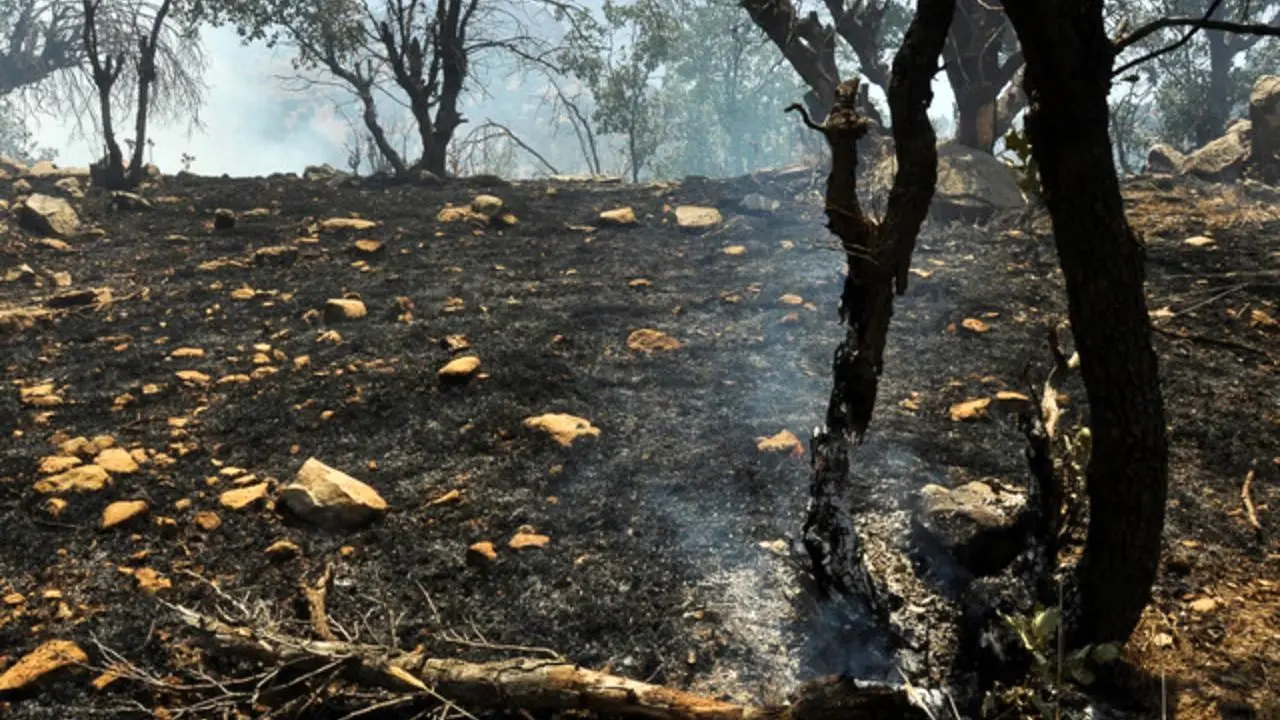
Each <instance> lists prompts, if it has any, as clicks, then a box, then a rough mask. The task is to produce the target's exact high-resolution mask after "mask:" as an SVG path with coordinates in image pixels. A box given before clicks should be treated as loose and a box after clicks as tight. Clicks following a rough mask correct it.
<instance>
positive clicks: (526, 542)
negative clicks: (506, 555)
mask: <svg viewBox="0 0 1280 720" xmlns="http://www.w3.org/2000/svg"><path fill="white" fill-rule="evenodd" d="M550 542H551V538H549V537H547V536H546V535H539V534H538V533H535V532H531V531H529V530H524V529H521V530H519V531H518V532H516V534H515V535H512V536H511V539H510V540H508V541H507V547H509V548H511V549H512V550H525V549H528V548H542V547H546V546H547V544H548V543H550Z"/></svg>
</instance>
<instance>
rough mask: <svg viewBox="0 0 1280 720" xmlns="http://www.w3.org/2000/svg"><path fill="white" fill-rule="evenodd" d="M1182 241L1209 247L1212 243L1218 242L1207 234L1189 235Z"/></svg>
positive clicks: (1194, 245) (1196, 245) (1192, 245)
mask: <svg viewBox="0 0 1280 720" xmlns="http://www.w3.org/2000/svg"><path fill="white" fill-rule="evenodd" d="M1182 242H1183V243H1185V244H1187V245H1190V246H1191V247H1208V246H1210V245H1214V244H1216V243H1217V242H1218V241H1217V240H1214V239H1213V238H1211V237H1209V236H1207V235H1196V236H1194V237H1189V238H1187V239H1186V240H1183V241H1182Z"/></svg>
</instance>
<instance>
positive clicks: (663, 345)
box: [627, 328, 681, 353]
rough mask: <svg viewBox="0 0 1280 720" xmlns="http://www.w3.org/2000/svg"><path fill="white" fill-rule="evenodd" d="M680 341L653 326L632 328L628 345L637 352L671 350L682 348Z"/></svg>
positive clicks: (628, 337)
mask: <svg viewBox="0 0 1280 720" xmlns="http://www.w3.org/2000/svg"><path fill="white" fill-rule="evenodd" d="M680 346H681V344H680V341H679V340H677V339H675V338H673V337H671V336H670V335H668V334H666V333H664V332H662V331H660V330H654V329H652V328H641V329H639V330H632V331H631V334H630V335H628V336H627V347H629V348H631V349H632V350H635V351H636V352H646V353H653V352H669V351H672V350H679V349H680Z"/></svg>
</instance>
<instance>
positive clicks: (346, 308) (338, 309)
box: [324, 298, 369, 325]
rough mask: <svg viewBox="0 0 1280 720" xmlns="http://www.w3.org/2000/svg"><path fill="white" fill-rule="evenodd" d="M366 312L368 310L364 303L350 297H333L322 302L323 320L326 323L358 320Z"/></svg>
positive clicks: (366, 313)
mask: <svg viewBox="0 0 1280 720" xmlns="http://www.w3.org/2000/svg"><path fill="white" fill-rule="evenodd" d="M368 314H369V311H368V309H367V308H365V306H364V303H363V302H362V301H360V300H355V299H352V298H334V299H331V300H329V301H327V302H325V304H324V321H325V323H326V324H328V325H332V324H334V323H339V322H345V321H348V320H359V319H360V318H362V317H364V316H365V315H368Z"/></svg>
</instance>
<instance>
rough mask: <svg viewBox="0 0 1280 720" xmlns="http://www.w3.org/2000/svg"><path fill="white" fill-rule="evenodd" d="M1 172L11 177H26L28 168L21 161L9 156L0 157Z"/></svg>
mask: <svg viewBox="0 0 1280 720" xmlns="http://www.w3.org/2000/svg"><path fill="white" fill-rule="evenodd" d="M0 172H3V173H5V174H6V175H9V176H17V175H25V174H26V172H27V166H26V164H25V163H23V162H22V161H21V160H18V159H16V158H12V157H9V156H8V155H0Z"/></svg>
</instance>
